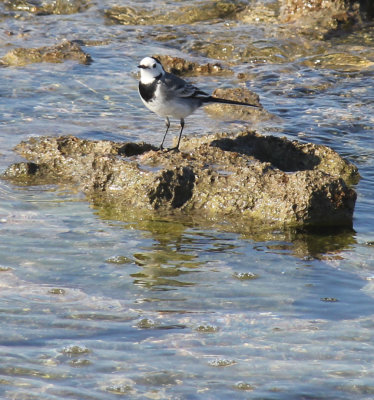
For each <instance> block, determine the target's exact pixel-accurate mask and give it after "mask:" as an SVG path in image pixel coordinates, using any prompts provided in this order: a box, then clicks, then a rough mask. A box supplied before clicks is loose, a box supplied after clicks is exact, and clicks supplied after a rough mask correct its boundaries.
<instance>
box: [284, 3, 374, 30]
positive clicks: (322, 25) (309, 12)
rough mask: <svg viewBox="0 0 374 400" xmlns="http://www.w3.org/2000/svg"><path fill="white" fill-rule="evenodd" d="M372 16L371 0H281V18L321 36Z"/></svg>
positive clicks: (357, 23) (373, 5) (356, 23)
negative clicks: (316, 32)
mask: <svg viewBox="0 0 374 400" xmlns="http://www.w3.org/2000/svg"><path fill="white" fill-rule="evenodd" d="M373 17H374V3H373V2H372V0H280V19H281V21H283V22H293V23H295V24H296V25H297V26H299V27H303V28H305V29H306V30H308V29H309V30H310V31H313V30H314V31H318V32H320V33H321V34H322V35H325V34H328V33H331V32H333V31H335V30H336V29H337V28H345V29H347V28H349V29H350V28H351V27H352V26H353V25H360V24H361V23H362V21H363V20H370V19H372V18H373Z"/></svg>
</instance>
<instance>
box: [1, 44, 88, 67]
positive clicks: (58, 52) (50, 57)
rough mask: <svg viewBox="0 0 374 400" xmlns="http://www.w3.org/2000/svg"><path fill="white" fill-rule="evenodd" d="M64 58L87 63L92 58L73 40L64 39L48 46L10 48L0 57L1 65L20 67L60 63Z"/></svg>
mask: <svg viewBox="0 0 374 400" xmlns="http://www.w3.org/2000/svg"><path fill="white" fill-rule="evenodd" d="M65 60H75V61H78V62H80V63H81V64H89V63H90V62H91V61H92V58H91V56H90V55H89V54H87V53H85V52H84V51H83V50H82V48H81V47H80V46H79V45H78V44H77V43H75V42H70V41H64V42H62V43H60V44H57V45H55V46H50V47H39V48H29V49H26V48H17V49H13V50H10V51H9V52H8V53H6V54H5V56H4V57H3V58H1V59H0V64H1V65H3V66H15V67H20V66H24V65H27V64H32V63H40V62H50V63H61V62H63V61H65Z"/></svg>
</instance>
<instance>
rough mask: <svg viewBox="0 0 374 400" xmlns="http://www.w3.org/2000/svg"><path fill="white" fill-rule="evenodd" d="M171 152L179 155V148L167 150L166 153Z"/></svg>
mask: <svg viewBox="0 0 374 400" xmlns="http://www.w3.org/2000/svg"><path fill="white" fill-rule="evenodd" d="M170 151H174V152H175V153H179V151H180V150H179V147H178V146H175V147H172V148H171V149H166V152H168V153H169V152H170Z"/></svg>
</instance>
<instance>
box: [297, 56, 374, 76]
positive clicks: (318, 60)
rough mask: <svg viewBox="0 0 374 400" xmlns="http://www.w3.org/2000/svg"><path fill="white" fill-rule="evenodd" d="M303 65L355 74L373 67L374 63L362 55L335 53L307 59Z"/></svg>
mask: <svg viewBox="0 0 374 400" xmlns="http://www.w3.org/2000/svg"><path fill="white" fill-rule="evenodd" d="M303 65H306V66H308V67H312V68H313V67H314V68H329V69H335V70H337V71H344V72H355V71H361V70H362V69H366V68H369V67H372V66H373V65H374V62H373V61H371V60H369V59H368V58H366V57H365V56H361V55H356V54H355V55H353V54H348V53H333V54H324V55H318V56H313V57H310V58H307V59H306V60H305V61H303Z"/></svg>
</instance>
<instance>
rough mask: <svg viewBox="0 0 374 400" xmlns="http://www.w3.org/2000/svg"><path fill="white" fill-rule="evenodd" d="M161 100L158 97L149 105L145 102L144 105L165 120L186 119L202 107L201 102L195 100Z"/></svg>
mask: <svg viewBox="0 0 374 400" xmlns="http://www.w3.org/2000/svg"><path fill="white" fill-rule="evenodd" d="M160 100H161V99H160ZM160 100H159V97H157V96H156V98H155V99H153V100H152V101H149V102H148V103H147V102H145V101H144V100H143V103H144V105H145V106H146V107H147V108H148V109H149V110H151V111H153V112H154V113H156V114H157V115H159V116H160V117H164V118H166V117H169V118H177V119H182V118H186V117H188V116H189V115H190V114H192V113H193V112H194V111H195V110H196V109H197V108H198V107H199V105H200V104H199V102H197V101H196V100H194V99H185V98H180V99H179V98H175V99H171V100H167V99H163V100H162V101H160Z"/></svg>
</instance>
